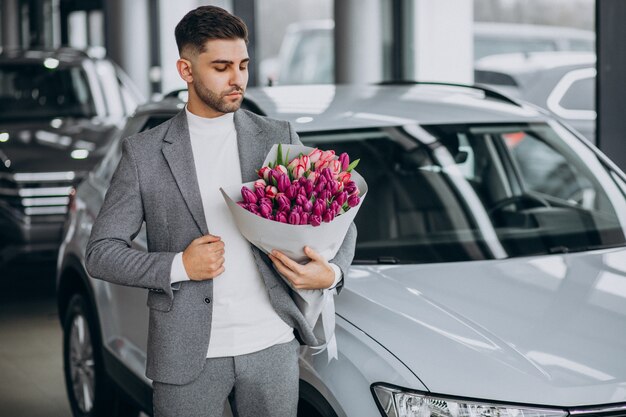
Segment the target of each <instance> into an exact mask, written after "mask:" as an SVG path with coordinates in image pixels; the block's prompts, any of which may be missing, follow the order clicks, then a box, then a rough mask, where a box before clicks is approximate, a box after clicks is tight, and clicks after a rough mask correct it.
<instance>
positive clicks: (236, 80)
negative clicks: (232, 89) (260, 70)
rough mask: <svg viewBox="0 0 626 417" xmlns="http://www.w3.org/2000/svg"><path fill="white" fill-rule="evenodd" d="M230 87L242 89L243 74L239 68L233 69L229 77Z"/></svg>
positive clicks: (243, 83) (243, 82)
mask: <svg viewBox="0 0 626 417" xmlns="http://www.w3.org/2000/svg"><path fill="white" fill-rule="evenodd" d="M230 85H232V86H235V85H236V86H238V87H241V88H243V87H244V85H245V74H244V71H242V70H241V69H239V68H234V69H233V71H232V73H231V76H230Z"/></svg>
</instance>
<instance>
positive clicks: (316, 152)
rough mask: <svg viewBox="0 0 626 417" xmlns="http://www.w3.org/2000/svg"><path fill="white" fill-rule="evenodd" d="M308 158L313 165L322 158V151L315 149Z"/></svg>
mask: <svg viewBox="0 0 626 417" xmlns="http://www.w3.org/2000/svg"><path fill="white" fill-rule="evenodd" d="M308 156H309V160H310V161H311V163H312V164H315V163H316V162H317V161H318V160H319V159H320V156H322V151H321V150H319V149H317V148H315V149H313V150H312V151H311V152H309V155H308Z"/></svg>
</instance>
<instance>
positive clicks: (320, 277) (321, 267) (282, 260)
mask: <svg viewBox="0 0 626 417" xmlns="http://www.w3.org/2000/svg"><path fill="white" fill-rule="evenodd" d="M304 254H305V255H306V256H308V257H309V258H310V259H311V260H310V261H309V262H307V263H306V264H304V265H301V264H299V263H297V262H295V261H293V260H291V259H289V257H287V255H285V254H284V253H282V252H280V251H277V250H273V251H272V253H271V254H270V255H269V257H270V259H271V260H272V262H273V263H274V265H275V266H276V269H277V270H278V272H280V273H281V275H282V276H284V277H285V278H287V279H288V280H289V281H290V282H291V285H292V286H293V288H295V289H298V290H320V289H326V288H329V287H330V286H331V285H333V282H335V271H334V270H333V268H331V266H330V264H329V263H328V262H327V261H326V260H325V259H324V258H322V257H321V256H320V254H319V253H317V252H315V251H314V250H313V249H311V248H309V247H308V246H305V247H304Z"/></svg>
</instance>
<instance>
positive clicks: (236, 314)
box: [86, 6, 356, 417]
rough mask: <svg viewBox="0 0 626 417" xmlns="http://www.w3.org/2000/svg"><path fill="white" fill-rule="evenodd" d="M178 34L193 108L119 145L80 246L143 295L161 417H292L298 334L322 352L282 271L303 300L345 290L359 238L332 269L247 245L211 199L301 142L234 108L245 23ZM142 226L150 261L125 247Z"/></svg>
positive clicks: (242, 70)
mask: <svg viewBox="0 0 626 417" xmlns="http://www.w3.org/2000/svg"><path fill="white" fill-rule="evenodd" d="M175 33H176V42H177V44H178V49H179V52H180V59H179V60H178V61H177V68H178V72H179V74H180V76H181V77H182V78H183V80H185V82H187V85H188V89H189V100H188V103H187V106H186V108H185V109H184V110H183V111H181V112H180V113H179V114H178V115H177V116H175V117H174V118H172V119H171V120H169V121H167V122H165V123H163V124H162V125H160V126H157V127H156V128H154V129H151V130H149V131H147V132H143V133H140V134H138V135H135V136H132V137H129V138H126V139H125V140H124V141H123V151H122V158H121V160H120V163H119V166H118V168H117V170H116V172H115V174H114V176H113V179H112V181H111V186H110V188H109V190H108V192H107V195H106V198H105V201H104V204H103V206H102V209H101V211H100V213H99V215H98V218H97V219H96V221H95V223H94V226H93V229H92V234H91V238H90V240H89V243H88V246H87V257H86V264H87V269H88V271H89V273H90V274H91V275H92V276H93V277H96V278H100V279H104V280H107V281H110V282H113V283H118V284H123V285H130V286H135V287H143V288H148V289H149V291H148V306H149V307H150V324H149V333H148V352H147V355H148V358H147V368H146V375H147V376H148V377H149V378H150V379H152V380H153V388H154V397H153V403H154V415H155V416H156V417H169V416H185V417H193V416H198V417H200V416H202V417H208V416H210V417H213V416H215V417H218V416H221V415H222V413H223V408H224V404H225V400H226V399H227V398H229V399H230V400H231V407H232V408H233V411H234V413H235V414H236V415H239V416H241V417H246V416H284V417H294V416H295V415H296V410H297V400H298V347H299V343H298V342H297V341H296V340H295V338H294V331H293V330H294V329H296V330H297V331H298V334H299V336H300V338H301V340H302V341H303V342H304V343H306V344H309V345H318V344H319V342H318V341H317V339H316V338H315V336H314V335H313V332H312V329H311V327H310V326H309V325H308V324H307V322H306V320H305V319H304V317H303V316H302V314H301V313H300V311H298V309H297V307H296V305H295V303H294V302H293V300H292V299H291V297H290V295H289V288H288V286H287V284H286V283H285V282H284V281H283V280H282V278H280V276H279V275H278V274H277V272H276V270H278V271H280V273H281V274H282V275H284V276H285V277H286V278H287V279H289V280H290V281H291V282H292V283H293V285H294V286H295V287H297V288H302V289H325V288H330V287H333V286H336V285H339V287H340V286H341V284H342V281H341V280H342V277H343V276H344V275H345V272H346V270H347V268H348V267H349V265H350V263H351V262H352V258H353V256H354V246H355V239H356V229H355V227H354V225H352V226H351V228H350V230H349V231H348V234H347V235H346V238H345V240H344V242H343V245H342V247H341V249H340V250H339V253H338V254H337V256H336V257H335V258H334V259H333V260H331V262H330V263H329V262H326V261H324V260H323V259H322V258H321V257H320V256H319V255H318V254H317V253H315V252H314V251H312V250H310V249H308V248H307V249H306V250H305V253H306V254H307V255H308V256H309V257H310V258H311V261H310V262H308V263H307V264H305V265H299V264H296V263H294V262H293V261H291V260H289V259H288V258H287V257H286V256H285V255H284V254H282V253H275V254H273V255H271V259H270V257H268V256H266V255H265V254H263V253H261V252H260V251H259V250H257V249H256V248H254V247H252V246H251V245H250V244H249V243H248V242H246V241H245V240H244V238H243V237H242V236H241V235H240V234H239V232H238V231H237V228H236V226H235V224H234V222H233V219H232V218H231V216H230V213H229V212H228V209H227V207H226V205H225V203H224V201H223V198H222V197H221V195H220V194H219V192H218V189H219V187H220V186H222V185H227V184H233V183H241V182H247V181H251V180H254V179H255V178H256V172H255V170H256V169H258V168H259V167H260V166H261V164H262V162H263V160H264V158H265V156H266V154H267V152H268V151H269V149H270V147H271V146H272V144H274V143H277V142H281V143H300V142H299V139H298V137H297V135H296V134H295V132H294V131H293V129H292V127H291V125H290V124H289V123H287V122H281V121H277V120H271V119H268V118H263V117H260V116H257V115H254V114H252V113H250V112H247V111H244V110H240V109H239V107H240V106H241V103H242V100H243V95H244V93H245V89H246V85H247V81H248V65H249V61H250V60H249V58H248V53H247V48H246V43H247V29H246V26H245V24H244V23H243V22H242V21H241V20H240V19H239V18H237V17H235V16H233V15H231V14H229V13H228V12H226V11H225V10H223V9H220V8H217V7H213V6H203V7H199V8H197V9H195V10H193V11H191V12H189V13H188V14H187V15H186V16H185V17H184V18H183V19H182V20H181V21H180V22H179V24H178V25H177V27H176V31H175ZM144 221H145V223H146V229H147V238H148V252H141V251H137V250H134V249H132V248H131V241H132V240H133V239H134V238H135V236H136V235H137V233H138V231H139V229H140V227H141V225H142V222H144ZM209 231H210V232H209ZM274 268H276V269H274Z"/></svg>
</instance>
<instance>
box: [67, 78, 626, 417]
mask: <svg viewBox="0 0 626 417" xmlns="http://www.w3.org/2000/svg"><path fill="white" fill-rule="evenodd" d="M247 96H248V101H247V102H246V106H247V107H248V108H251V109H254V110H255V111H257V112H261V113H264V114H267V115H269V116H271V117H276V118H280V119H287V120H290V121H291V122H292V123H293V125H294V126H295V128H296V129H297V131H298V132H299V134H300V137H301V139H302V141H303V142H304V143H305V144H308V145H311V146H318V147H322V148H332V149H335V150H336V151H337V152H343V151H346V152H348V153H349V154H350V155H351V157H353V158H360V159H361V163H360V165H359V172H360V173H361V174H362V175H363V176H364V177H365V178H366V180H367V181H368V185H369V193H368V197H367V198H366V200H365V201H364V205H363V207H362V208H361V210H360V212H359V214H358V216H357V218H356V223H357V228H358V230H359V236H358V242H357V248H356V255H355V260H354V263H353V265H352V267H351V269H350V272H349V273H348V275H347V276H346V278H345V287H344V290H343V292H342V293H341V294H340V295H339V296H338V297H337V299H336V314H337V315H336V322H337V327H336V333H337V341H338V348H339V358H338V359H337V360H332V361H330V362H329V361H328V358H327V356H326V355H325V354H324V353H322V354H319V355H314V353H315V352H314V351H312V350H310V349H309V348H307V347H305V346H303V347H302V348H301V353H300V406H299V411H298V416H299V417H305V416H306V417H335V416H337V417H344V416H349V417H367V416H372V417H374V416H378V417H381V416H383V417H392V416H394V417H409V416H421V417H422V416H423V417H427V416H431V415H432V416H438V417H474V416H476V417H480V416H485V417H490V416H499V417H522V416H525V417H552V416H554V417H567V416H570V415H571V416H586V415H589V416H591V415H593V416H594V417H595V416H603V415H606V416H624V415H626V360H625V359H624V358H625V353H626V247H625V246H626V237H625V236H626V176H625V175H624V174H623V173H622V172H621V171H620V170H619V169H618V168H617V167H616V166H615V165H614V164H613V163H611V161H609V160H608V159H607V158H606V157H605V156H603V155H602V154H601V153H600V152H599V151H598V150H597V149H596V148H594V147H593V146H592V145H590V144H589V143H588V142H587V141H585V140H583V139H581V138H580V137H579V136H577V134H576V133H574V132H572V131H570V130H568V128H566V127H564V126H563V125H562V124H560V123H559V122H557V121H555V120H554V119H553V118H551V116H548V115H547V114H544V113H542V112H540V111H538V110H536V108H534V107H526V106H525V105H520V104H517V103H516V102H514V101H511V100H509V99H507V98H506V97H504V96H501V95H499V94H496V93H493V92H490V91H488V90H483V89H479V88H475V87H460V86H451V85H438V84H415V85H402V86H393V85H387V86H332V85H326V86H302V87H273V88H272V87H269V88H264V89H250V90H249V92H248V94H247ZM183 106H184V103H183V102H182V101H180V100H179V99H177V98H175V97H171V98H166V99H165V100H164V101H162V102H160V103H153V104H149V105H145V106H143V107H141V108H140V109H139V110H138V112H137V113H136V114H135V116H134V117H132V118H131V119H130V120H129V122H128V124H127V126H126V129H125V132H124V136H127V135H130V134H133V133H136V132H139V131H142V130H146V129H148V128H150V127H153V126H155V125H157V124H159V123H161V122H163V121H164V120H167V119H168V118H170V117H172V116H173V115H174V114H176V112H178V111H180V110H181V108H182V107H183ZM119 157H120V147H119V141H118V142H116V143H114V144H113V145H112V146H111V148H110V149H109V152H108V154H107V156H106V157H105V158H104V159H103V161H102V163H101V164H100V165H99V166H97V167H96V169H95V170H94V171H93V172H92V173H91V175H90V176H89V177H88V178H87V179H86V180H85V181H84V182H83V183H82V184H81V185H80V186H79V187H78V189H77V190H76V193H75V194H74V196H73V200H72V203H71V208H70V217H69V221H68V223H67V226H66V233H65V238H64V241H63V244H62V247H61V250H60V255H59V258H58V303H59V313H60V319H61V322H62V324H63V329H64V355H65V357H64V360H65V371H66V372H65V374H66V382H67V388H68V395H69V400H70V403H71V406H72V410H73V412H74V415H75V416H85V415H88V416H95V415H106V416H128V415H137V413H138V412H139V410H143V411H144V412H146V413H148V414H149V413H150V411H151V381H150V380H149V379H147V378H146V377H145V376H144V371H145V365H146V338H147V333H148V307H147V306H146V297H147V293H146V291H145V290H142V289H137V288H128V287H121V286H116V285H113V284H109V283H107V282H104V281H100V280H95V279H93V278H91V277H89V276H88V274H87V273H86V271H85V267H84V257H85V247H86V243H87V239H88V237H89V234H90V229H91V226H92V224H93V221H94V218H95V217H96V215H97V213H98V210H99V208H100V206H101V204H102V201H103V198H104V195H105V192H106V190H107V186H108V184H109V180H110V178H111V175H112V173H113V171H114V169H115V167H116V164H117V162H118V159H119ZM133 245H135V246H136V247H137V248H145V246H146V237H145V231H144V230H142V231H141V232H140V233H139V235H138V236H137V238H136V239H135V241H134V243H133Z"/></svg>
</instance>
